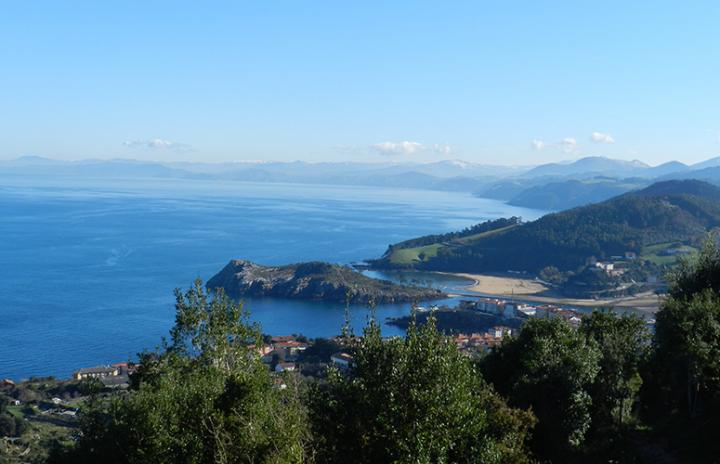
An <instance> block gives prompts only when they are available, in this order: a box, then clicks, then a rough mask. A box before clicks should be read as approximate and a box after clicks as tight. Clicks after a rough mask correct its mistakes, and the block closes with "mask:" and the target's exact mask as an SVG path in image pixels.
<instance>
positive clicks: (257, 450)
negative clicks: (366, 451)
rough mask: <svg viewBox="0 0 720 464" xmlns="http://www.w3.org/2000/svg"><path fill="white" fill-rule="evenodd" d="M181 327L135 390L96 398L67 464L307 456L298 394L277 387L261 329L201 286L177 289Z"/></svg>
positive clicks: (146, 358)
mask: <svg viewBox="0 0 720 464" xmlns="http://www.w3.org/2000/svg"><path fill="white" fill-rule="evenodd" d="M176 299H177V302H176V322H175V326H174V327H173V329H172V330H171V340H170V342H169V343H165V344H164V346H163V350H162V351H160V352H154V353H144V354H143V355H141V363H140V366H141V367H140V369H139V371H138V373H137V374H136V377H135V378H134V379H133V390H132V391H131V392H130V393H129V394H128V395H126V396H124V397H118V396H113V397H112V398H110V399H104V398H102V397H99V398H97V399H96V400H95V401H94V402H93V404H91V405H90V406H89V408H88V409H87V410H86V411H84V414H83V420H82V425H81V426H82V437H81V439H80V441H79V443H78V446H77V448H76V449H75V450H72V451H71V452H70V453H69V454H68V455H66V456H64V458H65V459H66V460H67V461H68V462H106V463H147V462H152V463H183V462H185V463H230V462H232V463H243V462H245V463H276V462H283V463H291V462H301V461H303V459H304V442H305V430H306V429H307V427H306V426H305V424H304V419H305V415H304V410H303V408H302V407H301V405H300V404H299V396H298V394H297V389H295V388H293V383H292V382H290V380H288V383H289V384H290V388H287V389H284V390H281V389H276V388H274V387H273V379H272V377H271V375H270V373H269V371H268V369H267V368H266V367H265V366H264V365H263V364H262V363H261V362H260V360H259V355H258V354H257V352H256V351H255V350H254V348H253V346H252V344H253V343H255V344H259V343H260V341H261V339H262V337H261V335H260V331H259V328H258V327H257V326H255V325H253V324H250V323H249V322H248V314H247V312H246V311H244V309H243V308H242V306H241V305H239V304H236V303H234V302H233V301H231V300H229V299H228V298H227V297H226V296H225V295H224V294H223V293H221V292H220V293H217V294H216V295H214V296H213V297H211V296H209V295H208V294H206V293H205V291H204V289H203V287H202V284H201V282H200V281H196V282H195V285H194V286H193V287H192V288H191V289H190V290H188V291H187V292H186V293H185V294H182V293H181V292H180V291H176Z"/></svg>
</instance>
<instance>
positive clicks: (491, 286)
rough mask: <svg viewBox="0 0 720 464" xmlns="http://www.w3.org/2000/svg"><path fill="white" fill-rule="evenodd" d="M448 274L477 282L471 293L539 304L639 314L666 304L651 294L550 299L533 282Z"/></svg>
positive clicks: (473, 284)
mask: <svg viewBox="0 0 720 464" xmlns="http://www.w3.org/2000/svg"><path fill="white" fill-rule="evenodd" d="M447 274H450V275H454V276H457V277H462V278H464V279H469V280H472V281H473V283H472V284H470V285H468V286H467V287H465V288H466V289H467V290H468V291H471V292H476V293H482V294H486V295H493V296H499V297H505V298H510V297H522V299H523V300H526V301H533V302H537V303H548V304H557V305H569V306H583V307H617V308H634V309H637V310H639V311H644V312H650V313H654V312H656V311H657V310H658V308H659V306H660V303H661V301H662V298H661V297H659V296H658V295H656V294H654V293H651V292H648V293H641V294H637V295H633V296H627V297H621V298H605V299H591V298H564V297H556V296H548V295H543V293H544V292H547V291H548V290H549V289H548V287H546V286H545V285H543V284H542V283H540V282H538V281H536V280H533V279H523V278H519V277H501V276H489V275H482V274H466V273H447ZM468 296H469V295H468Z"/></svg>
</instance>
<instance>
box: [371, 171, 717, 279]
mask: <svg viewBox="0 0 720 464" xmlns="http://www.w3.org/2000/svg"><path fill="white" fill-rule="evenodd" d="M718 226H720V189H718V188H717V187H715V186H713V185H710V184H708V183H705V182H701V181H695V180H689V181H667V182H661V183H657V184H653V185H651V186H649V187H647V188H645V189H643V190H640V191H636V192H630V193H626V194H623V195H620V196H617V197H615V198H612V199H610V200H607V201H604V202H602V203H597V204H593V205H588V206H584V207H579V208H575V209H571V210H568V211H563V212H559V213H554V214H548V215H546V216H543V217H542V218H540V219H538V220H536V221H533V222H528V223H521V222H520V220H519V219H517V218H510V219H505V220H499V221H491V222H486V223H482V224H478V225H477V226H474V227H471V228H469V229H466V230H465V231H462V232H458V233H453V234H445V235H436V236H426V237H420V238H417V239H413V240H408V241H405V242H401V243H398V244H396V245H392V246H390V247H389V248H388V250H387V252H386V253H385V254H384V255H383V257H382V258H380V259H378V260H376V261H374V262H373V265H374V266H375V267H380V268H382V267H386V268H387V267H389V268H398V267H401V268H402V267H405V268H407V267H412V268H417V269H425V270H442V271H458V272H460V271H462V272H505V271H508V270H515V271H527V272H531V273H537V272H539V271H540V270H541V269H543V268H545V267H547V266H554V267H557V268H558V269H560V270H561V271H576V270H578V269H580V268H582V267H583V266H585V264H586V263H587V261H588V259H589V258H591V257H595V258H596V259H598V260H607V259H611V257H613V256H623V255H624V254H625V253H626V252H634V253H636V254H637V255H638V256H640V257H641V258H642V257H648V258H649V259H650V260H651V261H652V260H653V259H654V260H655V261H656V264H667V263H669V262H671V261H673V260H674V258H675V257H676V256H678V255H680V254H683V253H685V252H687V251H690V250H692V249H693V248H692V247H696V246H697V245H698V244H699V243H700V242H701V241H702V240H703V239H704V237H705V236H706V234H707V231H708V230H711V229H713V228H715V227H718ZM653 246H654V248H653ZM666 249H668V250H670V251H669V252H668V253H664V251H665V250H666Z"/></svg>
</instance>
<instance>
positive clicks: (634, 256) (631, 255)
mask: <svg viewBox="0 0 720 464" xmlns="http://www.w3.org/2000/svg"><path fill="white" fill-rule="evenodd" d="M625 259H627V260H633V259H637V253H635V252H634V251H626V252H625Z"/></svg>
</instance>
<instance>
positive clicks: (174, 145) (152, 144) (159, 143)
mask: <svg viewBox="0 0 720 464" xmlns="http://www.w3.org/2000/svg"><path fill="white" fill-rule="evenodd" d="M123 145H125V146H126V147H129V148H148V149H153V150H174V151H190V150H191V149H192V147H190V145H187V144H184V143H178V142H171V141H170V140H163V139H150V140H129V141H126V142H123Z"/></svg>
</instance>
